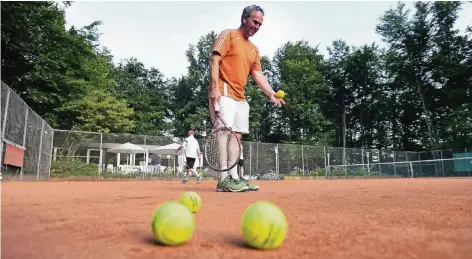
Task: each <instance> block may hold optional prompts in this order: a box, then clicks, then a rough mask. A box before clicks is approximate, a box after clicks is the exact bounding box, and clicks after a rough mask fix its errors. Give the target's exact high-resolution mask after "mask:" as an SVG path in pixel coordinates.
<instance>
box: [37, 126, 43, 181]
mask: <svg viewBox="0 0 472 259" xmlns="http://www.w3.org/2000/svg"><path fill="white" fill-rule="evenodd" d="M43 132H44V120H43V122H42V123H41V136H40V137H39V152H38V167H37V169H36V181H39V169H40V165H41V152H42V149H43Z"/></svg>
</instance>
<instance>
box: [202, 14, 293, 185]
mask: <svg viewBox="0 0 472 259" xmlns="http://www.w3.org/2000/svg"><path fill="white" fill-rule="evenodd" d="M263 20H264V11H263V9H262V8H261V7H259V6H257V5H250V6H247V7H246V8H244V10H243V12H242V15H241V24H240V26H239V28H238V29H227V30H224V31H222V32H221V33H220V34H219V35H218V37H217V39H216V41H215V43H214V45H213V49H212V55H211V60H210V73H211V80H210V86H209V88H208V102H209V108H210V115H211V118H212V122H213V123H215V112H214V111H215V107H214V102H215V100H216V101H218V103H219V106H220V116H221V118H222V119H223V120H224V121H225V122H226V124H227V125H228V127H230V128H232V129H233V130H234V131H235V132H236V135H237V136H238V138H239V140H241V134H247V133H249V104H248V103H247V101H246V96H245V87H246V84H247V81H248V75H249V74H251V75H252V77H253V78H254V81H255V82H256V83H257V85H258V86H259V88H260V89H261V90H262V92H263V93H264V94H265V95H267V97H268V98H269V99H270V101H271V102H272V103H273V104H274V105H277V106H280V105H282V104H285V102H284V101H283V99H280V98H277V97H276V95H275V91H274V90H273V89H272V87H271V86H270V85H269V82H268V81H267V79H266V78H265V76H264V74H263V73H262V68H261V61H260V54H259V50H258V49H257V47H256V46H255V45H254V44H253V43H252V42H251V41H250V40H249V38H250V37H252V36H254V35H255V34H256V33H257V31H259V29H260V27H261V25H262V23H263ZM230 152H231V151H230ZM233 152H234V151H233ZM237 171H238V168H237V166H235V167H233V169H231V170H229V171H223V172H221V173H220V177H219V180H218V183H217V186H216V190H217V191H224V192H226V191H229V192H240V191H245V190H248V189H249V190H251V189H252V190H258V189H259V186H257V185H251V184H249V182H248V181H246V180H245V179H243V178H240V177H239V175H238V172H237Z"/></svg>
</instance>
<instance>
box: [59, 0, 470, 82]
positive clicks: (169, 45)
mask: <svg viewBox="0 0 472 259" xmlns="http://www.w3.org/2000/svg"><path fill="white" fill-rule="evenodd" d="M412 3H413V2H407V6H408V7H411V6H412ZM250 4H258V5H260V6H261V7H262V8H263V9H264V11H265V17H264V24H263V26H262V27H261V29H260V30H259V32H258V33H257V34H256V35H255V36H254V37H252V38H251V40H252V41H253V42H254V43H255V44H256V45H257V46H258V48H259V50H260V52H261V54H262V55H268V56H269V57H271V58H272V55H273V53H274V52H275V51H276V49H277V48H279V47H280V46H281V45H282V44H284V43H286V42H287V41H297V40H306V41H308V42H309V43H310V44H311V45H312V46H316V45H319V49H320V51H321V52H322V53H323V54H325V55H327V51H326V46H329V45H331V43H332V42H333V40H335V39H343V40H345V41H346V42H347V43H348V44H349V45H356V46H358V45H362V44H371V43H372V42H374V41H375V42H376V43H377V44H379V45H381V46H382V42H381V39H380V37H379V35H377V34H376V33H375V26H376V25H377V23H378V20H379V17H380V16H381V15H382V14H383V13H384V12H385V11H386V10H387V9H388V8H389V7H390V6H395V5H396V2H387V1H363V2H350V1H347V2H344V1H329V2H319V1H313V2H277V1H276V2H273V1H255V2H246V1H234V2H227V1H219V2H214V1H210V2H181V1H177V2H160V1H143V2H140V1H104V2H100V1H78V2H74V3H73V4H72V6H71V7H69V8H68V9H67V10H66V20H67V26H68V27H69V26H71V25H75V26H78V27H81V26H84V25H88V24H90V23H92V22H93V21H96V20H101V21H102V22H103V25H101V26H100V32H101V33H102V35H101V40H100V41H101V44H102V45H104V46H106V47H108V48H109V49H110V50H111V52H112V55H113V56H114V57H115V62H119V61H120V60H122V59H125V58H129V57H136V58H138V59H139V60H140V61H141V62H143V63H144V65H145V66H146V67H148V68H149V67H152V66H153V67H156V68H158V69H159V70H160V71H161V72H162V73H163V74H164V75H165V76H166V77H172V76H175V77H178V76H181V75H182V74H185V73H186V69H187V66H188V63H187V60H186V57H185V51H186V50H187V48H188V46H189V44H196V43H197V41H198V39H199V38H200V37H201V36H202V35H204V34H206V33H208V32H210V31H212V30H214V31H215V32H217V33H218V32H220V31H222V30H224V29H227V28H237V27H238V26H239V22H240V17H241V12H242V10H243V8H244V7H245V6H247V5H250ZM466 13H468V14H471V13H472V4H465V5H464V7H463V10H462V11H461V13H460V14H459V19H458V22H457V24H456V28H458V29H460V30H464V29H465V28H466V26H467V25H468V24H469V25H472V18H468V17H467V16H466Z"/></svg>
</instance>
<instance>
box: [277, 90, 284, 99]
mask: <svg viewBox="0 0 472 259" xmlns="http://www.w3.org/2000/svg"><path fill="white" fill-rule="evenodd" d="M275 96H276V97H277V98H280V99H282V98H284V96H285V92H284V91H282V90H278V91H277V93H275Z"/></svg>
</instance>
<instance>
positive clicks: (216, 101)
mask: <svg viewBox="0 0 472 259" xmlns="http://www.w3.org/2000/svg"><path fill="white" fill-rule="evenodd" d="M219 111H220V104H219V103H218V99H217V98H215V112H219Z"/></svg>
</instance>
